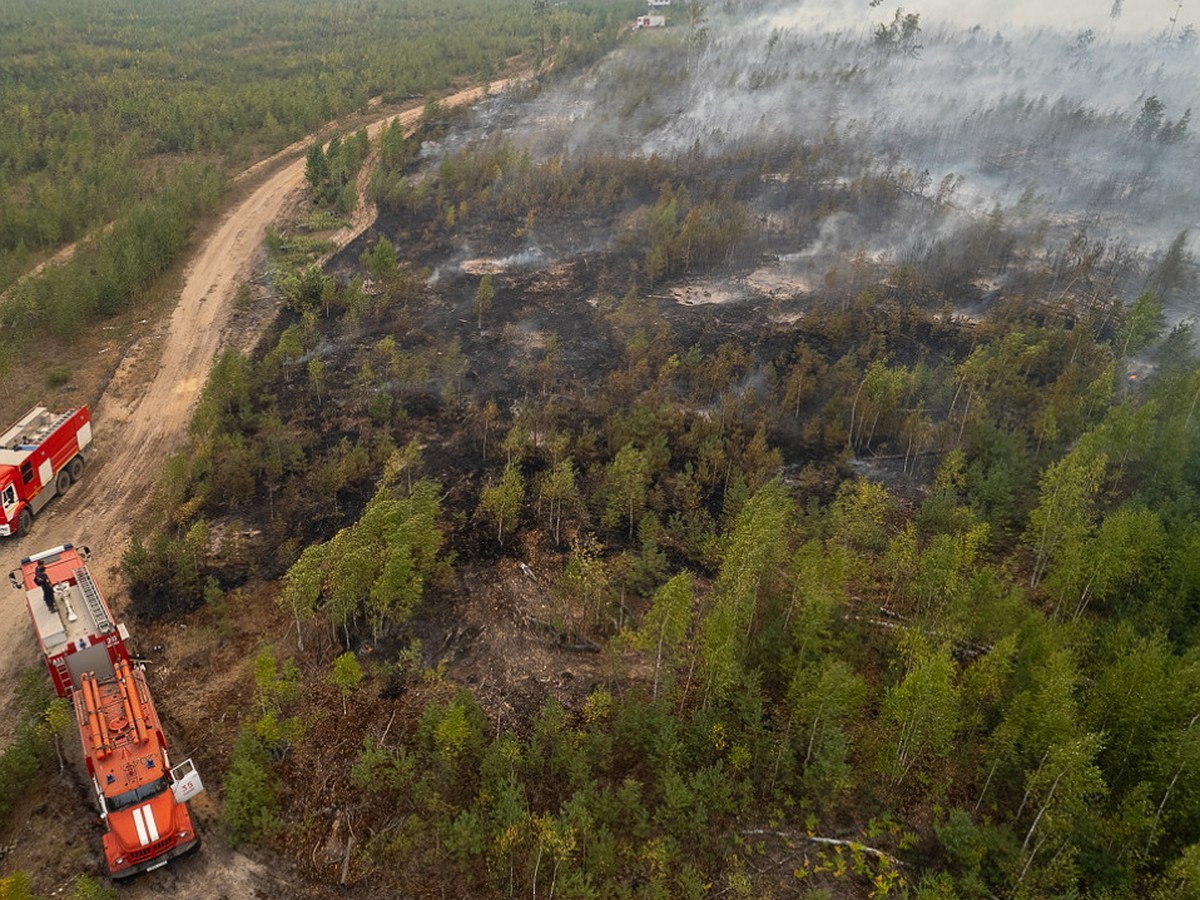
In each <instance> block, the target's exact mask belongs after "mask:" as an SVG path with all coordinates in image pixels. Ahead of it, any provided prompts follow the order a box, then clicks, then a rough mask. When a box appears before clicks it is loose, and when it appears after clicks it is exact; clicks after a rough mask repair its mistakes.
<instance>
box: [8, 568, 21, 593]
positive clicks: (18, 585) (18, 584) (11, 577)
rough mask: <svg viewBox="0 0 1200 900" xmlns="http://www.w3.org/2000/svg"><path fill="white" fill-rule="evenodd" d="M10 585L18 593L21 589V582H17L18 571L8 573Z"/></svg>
mask: <svg viewBox="0 0 1200 900" xmlns="http://www.w3.org/2000/svg"><path fill="white" fill-rule="evenodd" d="M8 583H9V584H11V585H12V586H13V587H15V588H16V589H17V590H18V591H19V590H20V589H21V582H20V581H18V580H17V573H16V571H15V570H14V571H12V572H9V573H8Z"/></svg>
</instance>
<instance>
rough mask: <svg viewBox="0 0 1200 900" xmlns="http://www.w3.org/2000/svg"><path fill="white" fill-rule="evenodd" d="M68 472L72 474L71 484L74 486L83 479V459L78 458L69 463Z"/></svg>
mask: <svg viewBox="0 0 1200 900" xmlns="http://www.w3.org/2000/svg"><path fill="white" fill-rule="evenodd" d="M67 471H68V472H69V473H70V474H71V483H72V484H74V483H75V482H76V481H78V480H79V479H80V478H82V477H83V457H82V456H77V457H75V458H74V459H73V460H71V461H70V462H69V463H67Z"/></svg>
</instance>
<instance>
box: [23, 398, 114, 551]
mask: <svg viewBox="0 0 1200 900" xmlns="http://www.w3.org/2000/svg"><path fill="white" fill-rule="evenodd" d="M91 442H92V417H91V415H90V414H89V413H88V408H87V406H81V407H79V408H78V409H70V410H67V411H66V412H61V413H58V412H51V411H50V410H48V409H46V407H44V406H35V407H34V408H33V409H31V410H30V411H29V412H27V413H25V415H23V416H22V417H21V418H20V419H19V420H18V421H17V423H16V424H15V425H13V426H12V427H11V428H10V429H8V431H6V432H4V434H3V435H2V436H0V535H8V534H17V535H24V534H26V533H27V532H28V531H29V526H30V525H32V524H33V517H34V516H35V515H37V513H39V512H40V511H41V509H42V507H43V506H45V505H46V504H47V503H49V502H50V499H51V498H52V497H56V496H58V495H59V494H65V493H66V492H67V489H68V488H69V487H70V486H71V485H72V484H74V483H75V482H76V481H78V480H79V478H80V476H81V475H82V474H83V451H84V448H86V447H87V446H88V445H89V444H90V443H91Z"/></svg>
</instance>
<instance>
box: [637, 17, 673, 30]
mask: <svg viewBox="0 0 1200 900" xmlns="http://www.w3.org/2000/svg"><path fill="white" fill-rule="evenodd" d="M633 27H634V28H666V27H667V17H666V16H638V17H637V21H636V22H635V23H634V26H633Z"/></svg>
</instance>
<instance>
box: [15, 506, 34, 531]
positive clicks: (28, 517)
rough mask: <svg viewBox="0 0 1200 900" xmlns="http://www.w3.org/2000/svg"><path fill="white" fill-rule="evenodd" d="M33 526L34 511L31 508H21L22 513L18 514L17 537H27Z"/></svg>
mask: <svg viewBox="0 0 1200 900" xmlns="http://www.w3.org/2000/svg"><path fill="white" fill-rule="evenodd" d="M32 527H33V513H31V512H30V511H29V508H28V507H26V508H25V509H23V510H21V515H19V516H17V537H25V535H27V534H29V529H30V528H32Z"/></svg>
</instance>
